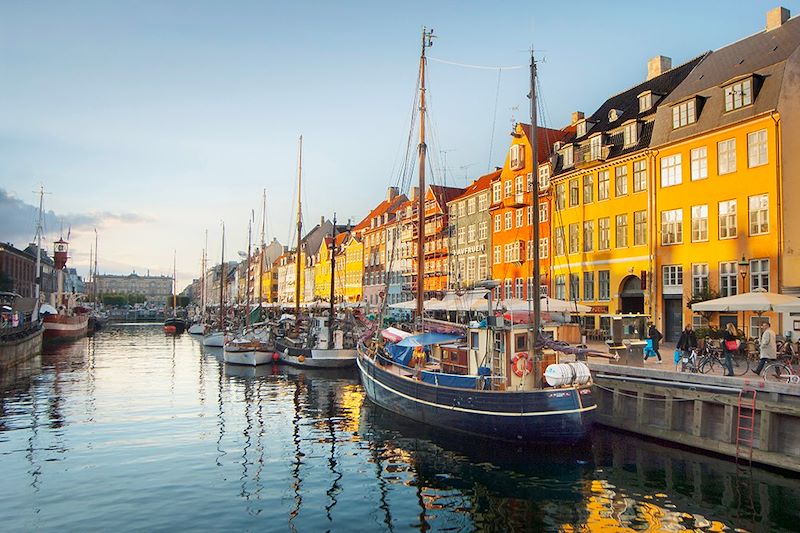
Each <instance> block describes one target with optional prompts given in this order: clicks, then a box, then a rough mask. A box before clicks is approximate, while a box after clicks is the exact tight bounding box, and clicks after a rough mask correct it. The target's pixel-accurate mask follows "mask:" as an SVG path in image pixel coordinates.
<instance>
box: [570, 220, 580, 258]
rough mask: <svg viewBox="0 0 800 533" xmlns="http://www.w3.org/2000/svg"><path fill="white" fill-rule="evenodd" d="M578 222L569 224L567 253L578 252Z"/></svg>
mask: <svg viewBox="0 0 800 533" xmlns="http://www.w3.org/2000/svg"><path fill="white" fill-rule="evenodd" d="M578 231H579V230H578V224H577V223H574V224H570V225H569V253H571V254H577V253H578V248H579V247H578V243H579V242H580V235H578Z"/></svg>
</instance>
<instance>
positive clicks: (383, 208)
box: [353, 194, 408, 231]
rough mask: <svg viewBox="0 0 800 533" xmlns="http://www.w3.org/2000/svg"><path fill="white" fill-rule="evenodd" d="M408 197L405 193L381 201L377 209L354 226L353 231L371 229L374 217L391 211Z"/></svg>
mask: <svg viewBox="0 0 800 533" xmlns="http://www.w3.org/2000/svg"><path fill="white" fill-rule="evenodd" d="M407 199H408V198H406V195H405V194H401V195H399V196H395V197H394V198H392V199H391V200H387V199H385V200H383V201H382V202H381V203H379V204H378V206H377V207H376V208H375V209H373V210H372V211H370V212H369V214H368V215H367V216H365V217H364V219H363V220H362V221H361V222H359V223H358V224H357V225H356V227H354V228H353V231H362V230H369V229H370V221H371V220H372V219H373V218H375V217H379V216H381V215H383V214H384V213H387V212H390V211H391V210H393V209H394V208H395V207H396V206H398V205H399V204H401V203H403V202H404V201H406V200H407Z"/></svg>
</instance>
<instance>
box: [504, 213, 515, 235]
mask: <svg viewBox="0 0 800 533" xmlns="http://www.w3.org/2000/svg"><path fill="white" fill-rule="evenodd" d="M504 217H505V224H504V225H503V227H504V228H505V229H506V230H510V229H511V228H513V227H514V213H512V212H511V211H506V212H505V215H504Z"/></svg>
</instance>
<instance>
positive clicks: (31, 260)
mask: <svg viewBox="0 0 800 533" xmlns="http://www.w3.org/2000/svg"><path fill="white" fill-rule="evenodd" d="M0 272H2V274H3V278H4V279H3V281H4V282H5V284H6V286H5V287H3V288H2V289H0V290H4V291H7V292H14V293H16V294H19V295H20V296H22V297H23V298H33V297H34V296H35V293H36V256H35V255H31V254H29V253H27V252H25V251H23V250H19V249H17V248H15V247H14V246H13V245H12V244H10V243H0Z"/></svg>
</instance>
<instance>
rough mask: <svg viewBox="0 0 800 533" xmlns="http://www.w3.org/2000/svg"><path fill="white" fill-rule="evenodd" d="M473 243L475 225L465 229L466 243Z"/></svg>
mask: <svg viewBox="0 0 800 533" xmlns="http://www.w3.org/2000/svg"><path fill="white" fill-rule="evenodd" d="M474 241H475V224H470V225H469V227H468V228H467V242H474Z"/></svg>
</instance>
